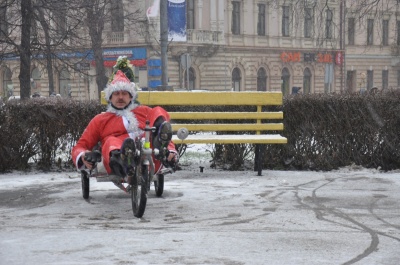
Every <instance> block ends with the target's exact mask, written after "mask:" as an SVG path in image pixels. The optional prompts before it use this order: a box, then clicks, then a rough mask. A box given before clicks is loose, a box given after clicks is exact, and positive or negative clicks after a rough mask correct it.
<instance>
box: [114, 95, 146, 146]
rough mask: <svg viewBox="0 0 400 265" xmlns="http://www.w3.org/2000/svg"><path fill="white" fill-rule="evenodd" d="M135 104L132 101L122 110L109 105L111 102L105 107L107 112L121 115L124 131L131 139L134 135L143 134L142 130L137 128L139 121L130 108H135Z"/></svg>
mask: <svg viewBox="0 0 400 265" xmlns="http://www.w3.org/2000/svg"><path fill="white" fill-rule="evenodd" d="M137 106H138V105H137V104H135V103H134V102H132V103H131V105H129V106H128V107H127V108H126V109H123V110H118V109H115V108H113V107H112V106H111V104H109V105H108V107H107V112H111V113H114V114H115V115H117V116H121V117H122V119H123V122H124V125H125V128H126V131H127V132H128V134H129V136H130V137H131V138H132V139H135V138H136V137H138V136H140V135H142V134H143V131H142V130H141V129H140V128H139V122H138V120H137V119H136V117H135V114H134V113H133V112H132V110H133V109H135V108H136V107H137Z"/></svg>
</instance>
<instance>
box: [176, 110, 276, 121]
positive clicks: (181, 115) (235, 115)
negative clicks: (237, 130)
mask: <svg viewBox="0 0 400 265" xmlns="http://www.w3.org/2000/svg"><path fill="white" fill-rule="evenodd" d="M169 115H170V117H171V119H176V120H207V119H209V120H230V119H232V120H247V119H249V120H250V119H254V120H278V119H283V112H281V111H278V112H169Z"/></svg>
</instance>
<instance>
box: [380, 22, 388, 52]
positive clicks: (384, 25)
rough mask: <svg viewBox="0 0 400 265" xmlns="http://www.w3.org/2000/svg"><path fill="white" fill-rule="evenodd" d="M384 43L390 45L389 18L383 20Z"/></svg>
mask: <svg viewBox="0 0 400 265" xmlns="http://www.w3.org/2000/svg"><path fill="white" fill-rule="evenodd" d="M382 45H383V46H388V45H389V20H386V19H385V20H383V21H382Z"/></svg>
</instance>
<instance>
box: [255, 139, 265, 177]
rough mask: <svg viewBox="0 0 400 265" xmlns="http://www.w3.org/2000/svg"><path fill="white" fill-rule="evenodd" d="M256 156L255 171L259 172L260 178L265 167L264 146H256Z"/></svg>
mask: <svg viewBox="0 0 400 265" xmlns="http://www.w3.org/2000/svg"><path fill="white" fill-rule="evenodd" d="M255 148H256V149H255V156H254V171H257V172H258V174H257V175H258V176H261V173H262V166H263V146H262V145H261V144H256V147H255Z"/></svg>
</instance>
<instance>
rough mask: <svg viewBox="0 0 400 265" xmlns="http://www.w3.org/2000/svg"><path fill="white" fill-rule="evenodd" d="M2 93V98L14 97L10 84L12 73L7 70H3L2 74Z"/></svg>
mask: <svg viewBox="0 0 400 265" xmlns="http://www.w3.org/2000/svg"><path fill="white" fill-rule="evenodd" d="M3 89H4V90H3V92H2V93H1V95H2V96H4V97H5V98H9V97H11V96H13V95H14V87H13V83H12V73H11V71H10V69H9V68H7V67H6V68H4V72H3Z"/></svg>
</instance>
